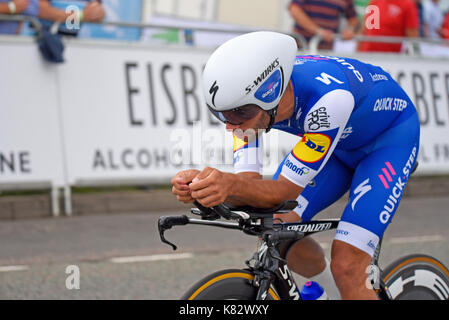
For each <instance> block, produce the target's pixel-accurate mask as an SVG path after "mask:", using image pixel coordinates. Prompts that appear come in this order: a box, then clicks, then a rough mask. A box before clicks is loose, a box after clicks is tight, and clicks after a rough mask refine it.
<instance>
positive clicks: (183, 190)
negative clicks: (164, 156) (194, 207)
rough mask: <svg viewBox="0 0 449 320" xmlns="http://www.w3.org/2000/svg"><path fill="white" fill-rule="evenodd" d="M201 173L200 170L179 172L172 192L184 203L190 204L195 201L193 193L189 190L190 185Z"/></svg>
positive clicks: (174, 180) (174, 179)
mask: <svg viewBox="0 0 449 320" xmlns="http://www.w3.org/2000/svg"><path fill="white" fill-rule="evenodd" d="M199 173H200V171H199V170H184V171H181V172H178V173H177V174H176V175H175V176H174V177H173V179H172V180H171V183H172V185H173V187H172V192H173V194H174V195H175V196H176V198H177V199H178V200H179V201H181V202H184V203H190V202H193V201H195V199H194V198H192V196H191V191H190V188H189V183H191V182H192V180H193V179H194V178H195V177H196V176H197V175H198V174H199Z"/></svg>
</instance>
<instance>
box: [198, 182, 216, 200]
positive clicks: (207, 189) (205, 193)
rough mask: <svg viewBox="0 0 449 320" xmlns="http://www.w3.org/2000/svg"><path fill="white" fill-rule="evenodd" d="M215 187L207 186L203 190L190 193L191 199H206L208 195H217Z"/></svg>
mask: <svg viewBox="0 0 449 320" xmlns="http://www.w3.org/2000/svg"><path fill="white" fill-rule="evenodd" d="M218 191H219V190H217V187H216V186H215V185H211V186H207V187H205V188H203V189H200V190H196V191H192V197H194V198H195V199H202V198H206V197H208V196H210V195H214V194H218Z"/></svg>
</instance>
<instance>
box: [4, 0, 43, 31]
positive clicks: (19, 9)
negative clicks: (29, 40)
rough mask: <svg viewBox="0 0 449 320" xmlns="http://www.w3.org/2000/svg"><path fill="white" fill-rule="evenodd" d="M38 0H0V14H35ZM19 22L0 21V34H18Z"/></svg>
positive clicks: (37, 8) (20, 25)
mask: <svg viewBox="0 0 449 320" xmlns="http://www.w3.org/2000/svg"><path fill="white" fill-rule="evenodd" d="M38 1H39V0H13V1H11V0H0V14H22V15H29V16H37V14H38V10H39V6H38ZM21 27H22V23H21V22H16V21H0V34H18V33H20V30H21Z"/></svg>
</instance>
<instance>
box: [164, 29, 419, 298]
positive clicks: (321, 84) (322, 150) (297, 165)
mask: <svg viewBox="0 0 449 320" xmlns="http://www.w3.org/2000/svg"><path fill="white" fill-rule="evenodd" d="M296 53H297V46H296V42H295V40H294V39H293V38H292V37H290V36H287V35H283V34H279V33H275V32H254V33H249V34H245V35H241V36H238V37H236V38H233V39H231V40H229V41H228V42H226V43H224V44H223V45H222V46H220V47H219V48H218V49H217V50H216V51H215V52H214V53H213V54H212V55H211V57H210V58H209V60H208V62H207V64H206V66H205V69H204V73H203V87H204V94H205V99H206V102H207V106H208V108H209V110H210V111H211V112H212V113H213V114H214V115H215V116H216V117H217V118H218V119H220V120H221V121H222V122H224V123H225V124H226V129H227V130H233V132H234V142H235V145H234V169H235V172H234V173H226V172H222V171H219V170H217V169H214V168H210V167H206V168H205V169H203V170H202V171H198V170H186V171H182V172H179V173H178V174H177V175H176V176H175V177H174V178H173V179H172V184H173V189H172V191H173V193H174V194H175V195H177V198H178V200H179V201H182V202H192V201H194V200H197V201H198V202H200V203H201V204H203V205H204V206H208V207H210V206H215V205H218V204H220V203H222V202H229V203H231V204H234V205H242V204H247V205H252V206H255V207H273V206H275V205H277V204H279V203H280V202H282V201H284V200H287V199H296V200H297V201H298V207H297V208H296V209H295V210H294V211H292V212H290V213H288V214H284V215H279V216H278V218H281V219H282V220H283V221H287V222H289V221H290V222H291V221H298V220H301V219H302V220H303V221H307V220H310V219H311V218H312V217H313V216H314V215H316V214H317V213H318V212H320V211H321V210H323V209H324V208H326V207H327V206H329V205H330V204H332V203H333V202H335V201H336V200H338V199H339V198H340V197H342V196H343V195H344V194H345V193H346V192H347V191H348V190H349V201H348V203H347V206H346V208H345V209H344V211H343V214H342V217H341V222H340V223H339V226H338V229H337V231H336V235H335V239H334V241H333V243H332V251H331V262H330V265H329V262H328V261H327V260H326V259H325V257H324V253H323V250H322V249H321V247H320V246H319V244H318V243H317V242H315V241H314V240H313V239H311V238H305V239H303V240H302V241H300V242H298V244H296V245H295V247H293V249H292V250H291V252H290V254H289V257H288V260H289V266H290V267H291V269H292V270H293V271H295V272H297V273H299V274H302V275H303V276H306V277H309V278H311V279H312V280H316V281H317V282H319V283H320V284H322V285H323V286H324V288H325V290H326V292H327V293H328V295H329V296H330V297H331V298H332V297H333V298H338V294H339V293H340V294H341V298H343V299H376V295H375V292H374V291H373V290H371V289H368V288H367V287H366V285H365V283H366V279H367V274H366V268H367V266H368V265H369V263H370V259H371V257H372V256H373V254H374V251H375V248H376V246H377V244H378V241H379V239H380V238H381V237H382V235H383V233H384V232H385V229H386V228H387V226H388V225H389V223H390V222H391V219H392V217H393V215H394V213H395V211H396V209H397V207H398V204H399V201H400V199H401V197H402V194H403V191H404V188H405V185H406V183H407V180H408V177H409V174H410V172H411V169H412V168H413V165H414V163H415V161H416V157H417V153H418V147H419V130H420V128H419V120H418V115H417V112H416V109H415V107H414V105H413V103H412V101H411V100H410V98H409V97H408V96H407V94H406V93H405V92H404V90H403V89H401V87H400V86H399V85H398V84H397V82H396V81H395V80H394V79H393V78H392V77H391V76H390V75H389V74H388V73H387V72H385V71H384V70H383V69H382V68H380V67H377V66H373V65H370V64H366V63H363V62H360V61H357V60H354V59H348V58H340V57H332V56H320V55H317V56H308V55H306V56H296ZM271 128H275V129H278V130H283V131H286V132H288V133H291V134H293V135H297V136H298V143H297V144H296V145H295V146H294V147H293V149H292V151H291V152H290V153H289V154H288V155H287V156H286V157H285V159H284V160H283V161H282V163H281V164H280V165H279V168H278V170H277V172H276V173H275V175H274V177H273V179H272V180H264V179H262V175H261V173H262V171H261V169H262V159H261V157H260V154H261V153H259V151H260V150H261V148H262V139H261V134H259V131H260V129H263V130H265V131H266V132H268V131H269V130H270V129H271ZM251 130H254V131H251ZM248 132H250V133H248ZM251 132H253V133H252V134H251ZM300 261H303V262H304V263H303V264H301V263H300ZM332 276H333V277H332ZM333 279H335V282H334V280H333ZM335 284H336V286H335ZM337 287H338V290H336V288H337Z"/></svg>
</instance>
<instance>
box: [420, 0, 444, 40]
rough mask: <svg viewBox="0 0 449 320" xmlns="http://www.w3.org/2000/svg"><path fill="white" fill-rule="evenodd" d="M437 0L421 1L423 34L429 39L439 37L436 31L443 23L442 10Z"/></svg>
mask: <svg viewBox="0 0 449 320" xmlns="http://www.w3.org/2000/svg"><path fill="white" fill-rule="evenodd" d="M438 2H439V0H427V1H425V2H424V3H423V9H424V35H425V36H426V37H428V38H430V39H440V34H439V33H438V32H439V30H440V29H441V25H442V23H443V19H444V15H443V10H441V8H440V7H439V6H438Z"/></svg>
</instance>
